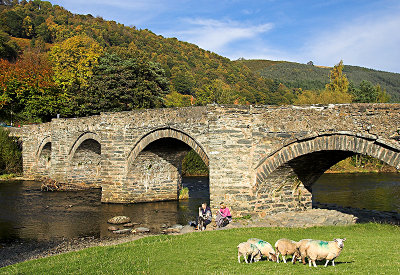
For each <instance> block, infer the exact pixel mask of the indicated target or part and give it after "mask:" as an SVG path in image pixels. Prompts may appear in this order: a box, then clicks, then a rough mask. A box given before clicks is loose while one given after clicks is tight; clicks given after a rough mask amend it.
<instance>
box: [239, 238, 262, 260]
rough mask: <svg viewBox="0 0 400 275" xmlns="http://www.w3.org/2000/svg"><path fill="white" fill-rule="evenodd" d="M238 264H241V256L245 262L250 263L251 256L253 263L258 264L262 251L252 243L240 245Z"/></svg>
mask: <svg viewBox="0 0 400 275" xmlns="http://www.w3.org/2000/svg"><path fill="white" fill-rule="evenodd" d="M237 248H238V262H239V263H240V256H243V258H244V261H245V262H246V263H249V262H248V257H249V256H250V263H251V262H253V261H254V262H258V261H259V260H260V259H261V251H260V250H259V249H258V248H257V246H255V245H254V244H252V243H249V242H244V243H240V244H239V245H238V246H237Z"/></svg>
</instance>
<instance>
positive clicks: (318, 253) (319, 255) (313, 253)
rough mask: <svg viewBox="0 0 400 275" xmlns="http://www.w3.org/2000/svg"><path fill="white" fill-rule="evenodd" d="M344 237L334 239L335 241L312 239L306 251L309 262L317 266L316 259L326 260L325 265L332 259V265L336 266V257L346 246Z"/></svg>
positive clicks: (306, 246) (307, 244)
mask: <svg viewBox="0 0 400 275" xmlns="http://www.w3.org/2000/svg"><path fill="white" fill-rule="evenodd" d="M344 241H346V238H344V239H334V240H333V241H330V242H326V241H319V240H311V241H309V242H307V243H306V245H305V248H304V252H305V255H306V256H307V258H308V264H309V266H311V263H312V264H313V265H314V267H317V265H316V263H315V261H321V260H326V262H325V267H326V266H327V265H328V262H329V261H332V266H335V259H336V258H337V257H338V256H339V255H340V252H342V250H343V247H344Z"/></svg>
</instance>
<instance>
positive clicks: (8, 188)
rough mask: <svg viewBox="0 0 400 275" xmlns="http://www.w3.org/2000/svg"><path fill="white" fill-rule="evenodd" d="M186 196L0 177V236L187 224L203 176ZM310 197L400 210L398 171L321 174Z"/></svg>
mask: <svg viewBox="0 0 400 275" xmlns="http://www.w3.org/2000/svg"><path fill="white" fill-rule="evenodd" d="M183 185H184V186H186V187H188V188H189V194H190V199H189V200H184V201H169V202H156V203H139V204H125V205H123V204H102V203H101V202H100V198H101V191H100V190H99V189H97V190H85V191H77V192H41V191H40V183H39V182H34V181H2V182H0V242H8V241H11V242H13V241H16V240H25V241H27V240H29V241H48V240H54V239H63V238H67V239H69V238H71V239H72V238H78V237H89V236H91V237H95V238H102V237H111V236H113V233H110V232H109V231H108V230H107V228H108V226H109V224H107V220H108V219H109V218H111V217H113V216H118V215H126V216H129V217H131V219H132V221H134V222H138V223H140V224H141V226H144V227H148V228H149V229H150V230H151V231H152V232H160V230H161V226H162V225H164V224H167V225H169V226H171V225H174V224H177V223H179V224H187V222H188V221H190V220H193V219H195V217H196V215H197V211H198V207H199V205H200V204H201V203H202V202H203V201H206V202H209V187H208V178H207V177H189V178H184V180H183ZM313 200H314V201H317V202H322V203H336V204H338V205H342V206H351V207H357V208H367V209H376V210H382V211H397V212H399V213H400V174H325V175H323V176H322V177H321V178H320V179H319V180H318V182H317V183H315V184H314V185H313Z"/></svg>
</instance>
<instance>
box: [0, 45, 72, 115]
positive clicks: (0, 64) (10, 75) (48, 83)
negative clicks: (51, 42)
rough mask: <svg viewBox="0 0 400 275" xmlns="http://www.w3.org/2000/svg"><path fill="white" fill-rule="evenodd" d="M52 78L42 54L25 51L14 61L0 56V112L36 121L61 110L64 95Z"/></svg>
mask: <svg viewBox="0 0 400 275" xmlns="http://www.w3.org/2000/svg"><path fill="white" fill-rule="evenodd" d="M53 78H54V74H53V71H52V69H51V66H50V64H49V62H48V60H47V57H46V56H45V55H43V54H38V53H34V52H26V53H24V55H23V56H22V57H21V58H20V59H18V60H17V62H16V63H10V62H8V61H6V60H0V91H1V94H0V116H1V117H3V118H6V120H8V119H9V118H11V116H12V115H14V116H17V117H20V118H21V119H22V120H24V121H35V122H40V121H49V120H50V118H51V117H52V116H53V117H54V116H55V114H57V113H63V112H64V109H63V107H64V106H65V105H66V102H67V96H66V95H65V93H62V92H61V90H60V89H59V88H58V86H57V85H56V84H55V83H54V80H53Z"/></svg>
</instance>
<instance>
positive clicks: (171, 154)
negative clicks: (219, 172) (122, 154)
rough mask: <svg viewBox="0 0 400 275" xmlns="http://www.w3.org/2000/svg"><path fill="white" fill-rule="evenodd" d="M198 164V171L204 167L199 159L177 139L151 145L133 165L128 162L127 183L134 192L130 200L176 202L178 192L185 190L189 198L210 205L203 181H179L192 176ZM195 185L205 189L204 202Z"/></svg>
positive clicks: (188, 147)
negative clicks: (199, 166)
mask: <svg viewBox="0 0 400 275" xmlns="http://www.w3.org/2000/svg"><path fill="white" fill-rule="evenodd" d="M184 160H185V161H184ZM199 162H201V164H202V166H201V168H204V166H205V167H207V166H206V165H205V164H204V162H203V161H202V159H201V157H200V156H199V155H198V154H197V153H196V152H195V151H194V150H192V148H191V147H190V146H189V145H188V144H186V143H185V142H183V141H181V140H179V139H176V138H171V137H163V138H160V139H157V140H154V141H152V142H151V143H149V144H148V145H146V147H145V148H144V149H143V150H142V151H140V153H139V154H137V156H136V157H135V159H134V160H133V161H132V160H131V161H129V162H128V167H127V175H126V183H127V185H129V186H131V188H132V191H133V192H131V194H130V195H131V198H130V199H129V200H130V201H131V202H148V201H162V200H177V199H178V198H179V193H180V190H182V188H185V187H186V188H188V190H189V196H191V195H192V196H193V197H197V198H199V199H206V200H207V201H209V188H208V181H207V180H206V179H194V178H192V179H189V180H187V181H184V182H183V181H182V175H184V176H193V175H194V173H193V172H194V171H196V169H197V167H196V165H198V164H199ZM190 173H192V174H190ZM188 174H189V175H188ZM195 176H199V175H195ZM206 176H208V174H207V175H206ZM185 178H186V177H185ZM196 181H198V182H199V181H201V183H202V186H203V187H204V188H206V189H207V192H208V193H207V195H206V197H207V198H204V190H198V189H196V187H198V186H195V185H196V184H195V182H196ZM203 181H205V182H203ZM196 191H201V192H200V193H201V194H202V195H200V197H199V196H198V192H196Z"/></svg>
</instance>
